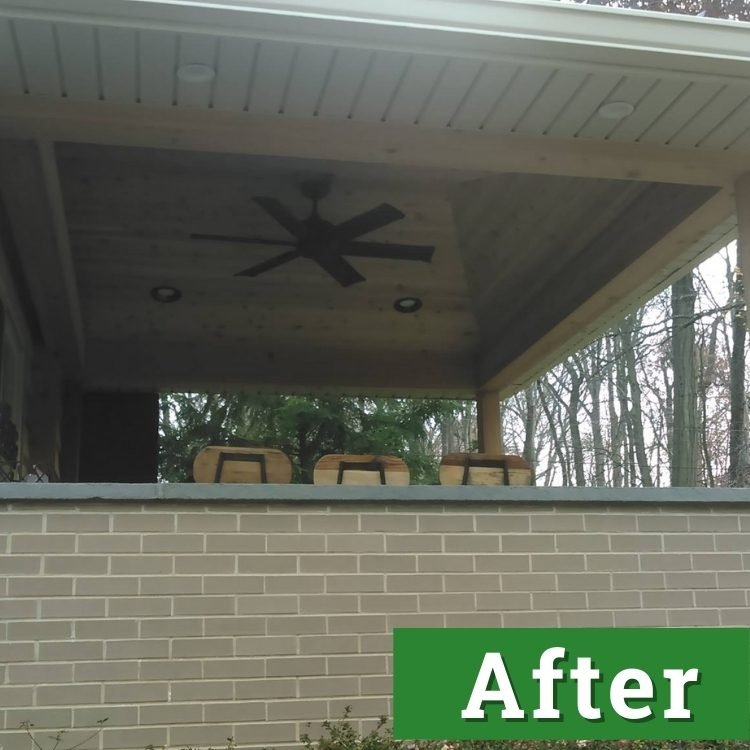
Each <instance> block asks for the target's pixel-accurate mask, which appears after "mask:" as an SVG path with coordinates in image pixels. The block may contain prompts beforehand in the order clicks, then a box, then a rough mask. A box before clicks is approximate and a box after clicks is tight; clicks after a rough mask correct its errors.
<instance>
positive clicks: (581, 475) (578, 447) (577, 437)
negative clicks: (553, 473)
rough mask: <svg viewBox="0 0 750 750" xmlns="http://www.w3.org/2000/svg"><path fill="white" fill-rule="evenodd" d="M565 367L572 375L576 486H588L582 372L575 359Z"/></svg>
mask: <svg viewBox="0 0 750 750" xmlns="http://www.w3.org/2000/svg"><path fill="white" fill-rule="evenodd" d="M565 369H566V370H567V371H568V375H569V376H570V398H569V399H568V424H569V425H570V447H571V452H572V454H573V472H574V474H575V481H576V487H585V486H586V474H585V472H584V469H583V443H582V441H581V429H580V426H579V424H578V415H579V412H580V409H581V374H580V372H579V371H578V368H577V367H576V366H575V364H574V361H573V360H572V359H571V358H568V359H567V360H566V361H565Z"/></svg>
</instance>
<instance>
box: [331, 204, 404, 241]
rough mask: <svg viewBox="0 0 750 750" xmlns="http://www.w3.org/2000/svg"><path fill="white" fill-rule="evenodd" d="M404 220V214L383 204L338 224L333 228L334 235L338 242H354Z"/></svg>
mask: <svg viewBox="0 0 750 750" xmlns="http://www.w3.org/2000/svg"><path fill="white" fill-rule="evenodd" d="M403 218H404V214H403V213H401V211H399V210H398V209H397V208H394V207H393V206H391V205H390V203H381V204H380V205H379V206H376V207H375V208H372V209H370V210H369V211H365V212H364V213H363V214H359V215H358V216H353V217H352V218H351V219H347V220H346V221H344V222H342V223H341V224H337V225H336V226H335V227H334V228H333V233H334V235H335V236H336V238H337V239H338V240H353V239H355V238H357V237H359V236H361V235H363V234H367V233H368V232H374V231H375V230H376V229H380V228H381V227H384V226H387V225H388V224H392V223H393V222H394V221H398V220H399V219H403Z"/></svg>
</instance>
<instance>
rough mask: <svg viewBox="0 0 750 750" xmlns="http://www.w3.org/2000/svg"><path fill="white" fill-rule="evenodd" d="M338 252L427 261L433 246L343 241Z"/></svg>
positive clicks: (358, 255)
mask: <svg viewBox="0 0 750 750" xmlns="http://www.w3.org/2000/svg"><path fill="white" fill-rule="evenodd" d="M338 252H339V253H340V254H341V255H350V256H351V257H353V258H383V259H387V260H419V261H422V262H423V263H429V262H430V261H431V260H432V254H433V253H434V252H435V248H434V247H432V246H431V245H398V244H396V243H390V242H344V243H342V244H341V246H340V248H339V250H338Z"/></svg>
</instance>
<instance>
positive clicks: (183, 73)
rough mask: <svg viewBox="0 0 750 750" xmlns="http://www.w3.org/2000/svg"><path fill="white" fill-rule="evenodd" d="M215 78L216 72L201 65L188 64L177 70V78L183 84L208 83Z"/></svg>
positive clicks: (207, 66)
mask: <svg viewBox="0 0 750 750" xmlns="http://www.w3.org/2000/svg"><path fill="white" fill-rule="evenodd" d="M215 76H216V71H215V70H214V69H213V68H212V67H211V66H210V65H204V64H203V63H189V64H188V65H180V67H179V68H177V78H178V79H179V80H180V81H182V82H183V83H208V82H209V81H213V79H214V77H215Z"/></svg>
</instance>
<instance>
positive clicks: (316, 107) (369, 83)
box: [0, 17, 750, 149]
mask: <svg viewBox="0 0 750 750" xmlns="http://www.w3.org/2000/svg"><path fill="white" fill-rule="evenodd" d="M188 63H201V64H205V65H209V66H211V67H213V68H214V69H215V71H216V76H215V78H214V79H213V80H212V81H207V82H203V83H195V84H188V83H185V82H182V81H179V80H178V79H177V77H176V70H177V68H178V67H179V66H180V65H182V64H188ZM0 92H3V93H7V94H18V93H20V92H26V93H28V94H30V95H31V96H45V97H65V98H72V99H76V100H81V101H84V100H88V101H96V100H103V101H104V102H113V103H130V104H138V103H141V104H144V105H147V106H154V107H173V106H176V107H182V108H186V109H195V108H198V109H204V110H208V109H212V108H216V109H221V110H225V111H234V112H243V111H247V112H249V113H251V114H252V113H257V114H265V115H267V114H273V115H276V114H281V115H284V116H286V117H294V118H311V117H316V116H320V117H324V118H330V119H339V120H341V119H354V120H359V121H363V122H375V123H379V122H382V123H391V124H394V125H403V124H420V125H422V126H429V127H440V128H446V127H449V128H456V129H465V130H475V131H476V130H485V131H487V132H490V133H499V134H506V133H523V134H529V135H550V136H552V137H556V138H558V137H562V138H573V137H578V138H587V139H593V140H606V139H611V140H616V141H618V142H622V143H633V142H640V141H643V142H647V143H661V144H671V145H675V146H683V147H684V146H689V147H693V146H698V147H700V148H707V149H708V148H711V149H745V148H746V145H745V144H746V142H747V138H746V137H745V136H746V135H747V134H748V131H750V120H749V119H748V107H749V106H750V84H748V83H747V82H746V81H744V82H743V81H741V80H739V79H735V80H734V81H731V80H729V79H727V80H726V81H725V82H723V83H722V81H721V79H719V78H716V79H714V80H711V79H710V78H706V77H700V76H691V75H690V74H688V73H677V72H674V71H659V70H657V69H654V70H652V71H648V72H640V73H639V72H638V70H637V69H632V70H631V69H626V68H618V67H617V66H614V65H610V66H606V65H601V64H599V65H585V64H583V63H577V64H576V63H571V62H570V61H567V62H566V63H565V64H556V63H554V62H553V61H549V62H541V61H539V62H530V61H521V60H519V61H515V62H514V61H512V60H511V59H506V60H491V59H482V58H480V57H477V58H462V57H461V56H460V55H457V54H456V55H452V54H449V53H445V54H427V53H417V52H413V53H412V52H405V51H399V50H391V49H389V50H385V49H375V48H368V47H362V48H355V47H341V46H335V45H326V44H306V43H299V42H292V41H282V40H274V39H263V40H252V39H240V38H234V37H227V36H218V35H216V34H211V33H205V34H203V33H193V32H184V33H178V32H175V31H165V30H158V31H155V30H149V29H135V28H127V27H126V26H121V27H114V26H95V25H92V24H90V23H88V24H87V23H80V24H79V23H75V24H74V23H67V22H62V21H56V22H53V21H47V20H33V19H29V18H12V17H3V18H0ZM615 100H616V101H628V102H630V103H632V104H633V105H634V106H635V107H636V110H635V112H634V114H633V115H631V116H630V117H629V118H626V119H625V120H623V121H616V120H615V121H613V120H606V119H603V118H602V117H600V116H599V115H598V114H597V110H598V108H599V107H600V106H601V104H603V103H605V102H606V101H615Z"/></svg>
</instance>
